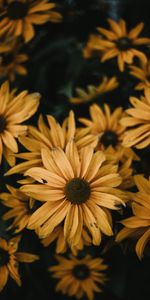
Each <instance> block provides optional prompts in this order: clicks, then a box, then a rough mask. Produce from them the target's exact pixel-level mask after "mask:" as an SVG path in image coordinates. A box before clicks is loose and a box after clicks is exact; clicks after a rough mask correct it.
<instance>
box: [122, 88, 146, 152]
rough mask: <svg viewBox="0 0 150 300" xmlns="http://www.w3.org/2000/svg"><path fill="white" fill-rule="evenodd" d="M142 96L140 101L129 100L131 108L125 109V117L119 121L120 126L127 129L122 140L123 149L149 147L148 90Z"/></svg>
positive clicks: (135, 99)
mask: <svg viewBox="0 0 150 300" xmlns="http://www.w3.org/2000/svg"><path fill="white" fill-rule="evenodd" d="M144 94H145V96H142V97H141V99H140V100H139V99H137V98H135V97H131V98H130V103H131V104H132V106H133V108H129V109H127V110H126V113H127V116H125V117H123V118H122V120H121V124H122V125H124V126H127V127H129V128H128V129H127V130H126V132H125V134H124V138H123V145H124V146H125V147H132V146H134V147H136V148H137V149H142V148H145V147H147V146H149V145H150V89H149V88H147V89H145V92H144Z"/></svg>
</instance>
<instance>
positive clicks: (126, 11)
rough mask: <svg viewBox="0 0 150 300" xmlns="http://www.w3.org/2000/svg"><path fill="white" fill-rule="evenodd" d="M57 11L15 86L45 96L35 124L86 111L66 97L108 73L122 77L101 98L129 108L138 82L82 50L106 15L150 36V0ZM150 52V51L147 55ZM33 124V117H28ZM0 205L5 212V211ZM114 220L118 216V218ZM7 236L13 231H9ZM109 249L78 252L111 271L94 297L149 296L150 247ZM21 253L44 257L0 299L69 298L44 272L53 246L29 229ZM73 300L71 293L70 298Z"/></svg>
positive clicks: (71, 2) (0, 230) (145, 158)
mask: <svg viewBox="0 0 150 300" xmlns="http://www.w3.org/2000/svg"><path fill="white" fill-rule="evenodd" d="M54 2H57V4H58V10H59V11H60V12H61V13H62V14H63V15H64V21H63V22H62V23H60V24H51V23H50V24H46V25H43V26H39V27H40V28H37V34H36V37H35V38H34V39H33V40H32V41H31V42H30V43H29V44H27V45H26V46H25V47H24V49H23V50H24V51H25V52H26V53H28V55H29V61H28V63H27V68H28V75H27V76H26V77H24V78H22V77H19V76H18V77H17V78H16V81H15V83H13V84H12V87H14V86H15V87H18V88H19V90H23V89H29V91H30V92H32V91H36V92H40V93H41V94H42V99H41V105H40V108H39V111H38V113H37V114H36V115H35V117H33V118H32V124H36V120H37V116H38V114H39V113H41V112H42V113H44V114H53V115H54V116H55V117H56V118H57V119H58V120H59V121H60V122H61V121H62V120H63V119H64V117H65V116H67V114H68V111H69V110H70V109H74V110H75V112H76V116H80V115H82V116H83V115H87V114H88V105H87V104H86V105H81V106H78V105H77V106H75V107H74V106H73V105H71V104H69V103H68V97H69V96H71V95H72V94H74V90H75V88H76V87H77V86H80V87H83V88H84V87H85V86H86V85H88V84H91V83H93V84H98V83H99V81H100V77H101V76H103V75H104V74H107V75H109V76H111V75H116V76H117V77H118V78H119V81H120V88H119V90H116V91H114V92H112V93H110V94H109V95H107V96H102V97H101V98H100V99H99V98H98V99H97V101H99V100H100V101H101V103H103V102H105V100H106V98H107V103H109V104H110V106H111V107H112V108H114V107H116V106H118V105H121V106H123V107H124V108H126V107H128V105H129V104H128V98H129V95H131V93H132V95H133V93H134V94H138V93H137V92H135V91H134V90H133V87H134V85H135V82H136V80H134V79H133V78H131V77H130V76H129V74H126V73H123V74H121V73H120V72H119V71H118V68H117V65H116V63H114V62H108V63H105V64H100V62H99V60H98V59H96V58H94V59H91V60H89V61H85V60H84V59H83V58H82V53H81V49H82V47H83V45H84V44H85V43H86V41H87V39H88V36H89V34H90V33H91V32H95V28H96V27H97V26H105V25H106V24H107V22H106V19H107V17H111V18H114V19H116V20H117V19H118V18H119V17H123V18H125V20H126V21H127V24H128V26H129V28H132V26H135V25H136V24H137V23H138V22H141V21H144V22H145V29H144V35H145V36H149V37H150V1H148V0H137V1H133V0H112V1H111V0H107V1H106V0H103V1H101V0H66V1H65V0H57V1H54ZM147 54H148V55H149V53H147ZM30 123H31V121H30ZM140 155H141V158H142V162H141V164H140V168H141V169H140V170H142V171H143V170H144V172H145V173H146V174H149V166H150V158H149V157H150V156H149V151H147V150H144V151H141V153H140ZM6 168H7V166H5V164H3V166H2V169H1V171H0V172H1V174H0V176H1V178H0V179H1V186H2V189H3V188H4V186H5V184H6V183H9V184H12V181H13V180H14V184H15V181H16V177H13V178H9V177H8V178H6V177H5V178H4V177H3V173H4V170H5V169H6ZM3 209H4V208H2V209H1V215H2V213H3ZM114 218H116V216H114ZM0 225H1V226H0V234H1V236H6V232H5V226H6V224H4V223H3V222H2V221H1V223H0ZM7 235H9V234H7ZM110 242H111V243H110V244H112V247H110V246H109V250H108V251H107V252H106V253H105V251H104V249H105V246H106V245H105V242H104V245H102V247H90V248H87V249H85V250H84V252H82V253H80V255H81V256H82V255H84V254H86V253H90V254H91V255H93V256H100V255H102V256H103V257H104V258H105V262H106V263H107V264H108V265H109V269H108V272H107V275H108V279H109V280H108V283H107V285H106V286H105V288H104V293H103V294H97V295H95V298H94V299H95V300H100V299H101V300H149V299H150V291H149V289H150V288H149V283H150V281H149V277H150V276H149V270H150V259H149V249H148V250H147V253H146V255H145V258H144V259H143V260H142V262H140V261H139V260H138V258H137V257H136V255H135V254H134V251H133V249H132V248H131V247H127V250H126V251H123V249H122V248H121V247H120V246H117V245H114V243H113V241H110ZM21 247H22V251H25V250H27V252H30V251H31V252H33V253H37V254H39V255H40V257H41V260H40V261H39V262H37V263H33V264H31V265H27V264H22V266H21V268H20V272H21V274H22V282H23V285H22V287H21V288H18V287H17V285H16V284H15V282H13V281H12V280H9V282H8V284H7V286H6V288H5V289H4V290H3V292H2V293H1V294H0V300H10V299H13V300H17V299H22V300H35V299H42V300H48V299H60V300H63V299H65V300H69V299H71V298H70V297H67V296H63V295H62V294H60V293H58V294H56V293H55V281H54V280H53V279H52V278H51V277H50V274H49V273H48V272H47V271H46V270H47V268H48V267H49V266H50V265H52V264H54V263H55V260H54V253H55V245H52V246H51V247H49V248H46V249H44V248H43V247H42V246H41V244H40V242H39V241H38V239H37V238H36V236H35V235H34V234H33V233H32V232H30V231H25V232H24V234H23V239H22V243H21ZM74 299H75V298H73V297H72V300H74Z"/></svg>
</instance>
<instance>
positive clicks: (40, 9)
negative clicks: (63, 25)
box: [0, 0, 62, 42]
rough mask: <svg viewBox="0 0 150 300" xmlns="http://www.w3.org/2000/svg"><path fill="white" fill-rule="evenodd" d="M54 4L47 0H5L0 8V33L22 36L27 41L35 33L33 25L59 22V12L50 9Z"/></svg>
mask: <svg viewBox="0 0 150 300" xmlns="http://www.w3.org/2000/svg"><path fill="white" fill-rule="evenodd" d="M55 6H56V4H55V3H49V2H48V0H33V1H30V0H19V1H18V0H6V1H4V4H3V5H2V6H1V9H0V17H1V21H0V35H3V34H7V35H8V36H15V37H16V36H21V35H22V36H23V38H24V40H25V42H29V41H30V40H31V39H32V38H33V37H34V35H35V30H34V27H33V25H40V24H44V23H46V22H48V21H50V22H60V21H61V19H62V17H61V15H60V14H59V13H57V12H55V11H51V9H53V8H54V7H55Z"/></svg>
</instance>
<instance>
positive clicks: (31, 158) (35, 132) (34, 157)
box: [6, 111, 97, 175]
mask: <svg viewBox="0 0 150 300" xmlns="http://www.w3.org/2000/svg"><path fill="white" fill-rule="evenodd" d="M47 121H48V125H47V124H46V123H45V122H44V119H43V117H42V116H40V117H39V121H38V128H35V127H33V126H28V134H27V136H22V137H20V138H19V142H20V143H21V144H22V145H23V146H24V147H25V148H26V149H27V150H28V151H29V152H26V153H20V154H18V155H17V157H19V158H22V159H25V160H26V161H25V162H23V163H20V164H18V165H16V166H15V167H13V168H12V169H10V170H9V171H8V172H7V173H6V174H7V175H12V174H15V173H24V172H25V171H26V170H28V169H29V168H31V167H38V166H40V167H41V166H43V164H42V159H41V149H42V148H48V149H50V150H51V149H53V148H54V147H60V148H62V149H65V147H66V144H67V143H68V141H70V140H71V139H74V140H75V142H76V145H77V147H78V149H81V148H82V147H85V146H88V145H89V146H91V147H95V146H96V144H97V137H95V136H93V135H91V134H90V133H89V130H87V129H86V128H84V129H81V130H78V129H77V128H76V124H75V118H74V113H73V111H70V113H69V116H68V117H67V118H66V119H65V121H64V123H63V125H62V126H60V124H59V123H58V122H57V121H56V120H55V119H54V118H53V117H52V116H50V115H48V116H47Z"/></svg>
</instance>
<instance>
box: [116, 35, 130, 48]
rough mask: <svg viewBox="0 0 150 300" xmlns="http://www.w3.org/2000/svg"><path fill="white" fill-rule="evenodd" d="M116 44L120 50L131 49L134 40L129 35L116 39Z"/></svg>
mask: <svg viewBox="0 0 150 300" xmlns="http://www.w3.org/2000/svg"><path fill="white" fill-rule="evenodd" d="M116 45H117V47H118V48H119V50H122V51H124V50H129V49H131V47H132V41H131V40H130V39H129V38H128V37H123V38H120V39H119V40H117V41H116Z"/></svg>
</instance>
